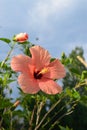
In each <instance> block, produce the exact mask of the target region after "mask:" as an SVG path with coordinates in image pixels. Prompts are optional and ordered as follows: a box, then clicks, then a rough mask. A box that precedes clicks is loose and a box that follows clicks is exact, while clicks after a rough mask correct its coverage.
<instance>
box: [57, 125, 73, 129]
mask: <svg viewBox="0 0 87 130" xmlns="http://www.w3.org/2000/svg"><path fill="white" fill-rule="evenodd" d="M59 128H60V130H73V129H70V128H69V127H68V126H66V127H63V126H59Z"/></svg>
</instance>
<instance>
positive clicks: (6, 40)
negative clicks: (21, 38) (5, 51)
mask: <svg viewBox="0 0 87 130" xmlns="http://www.w3.org/2000/svg"><path fill="white" fill-rule="evenodd" d="M0 40H1V41H3V42H6V43H10V42H11V40H10V39H8V38H0Z"/></svg>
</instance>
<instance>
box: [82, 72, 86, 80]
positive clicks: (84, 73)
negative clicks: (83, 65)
mask: <svg viewBox="0 0 87 130" xmlns="http://www.w3.org/2000/svg"><path fill="white" fill-rule="evenodd" d="M81 79H82V80H83V79H87V71H83V72H82V75H81Z"/></svg>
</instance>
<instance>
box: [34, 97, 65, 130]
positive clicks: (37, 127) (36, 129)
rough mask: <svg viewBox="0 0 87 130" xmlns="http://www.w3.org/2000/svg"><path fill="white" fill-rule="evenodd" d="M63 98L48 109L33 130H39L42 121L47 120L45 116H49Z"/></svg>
mask: <svg viewBox="0 0 87 130" xmlns="http://www.w3.org/2000/svg"><path fill="white" fill-rule="evenodd" d="M63 98H64V97H62V98H61V99H59V100H58V101H57V102H56V103H55V104H54V105H53V106H52V107H51V108H50V109H49V111H48V112H47V113H46V114H45V115H44V117H43V118H42V120H41V121H40V122H39V124H38V125H37V126H36V128H35V130H38V129H39V128H40V126H41V125H42V123H43V122H44V120H45V119H46V118H47V116H48V115H49V113H50V112H51V111H52V110H53V109H54V108H55V107H56V106H57V105H58V104H59V103H60V102H61V100H62V99H63Z"/></svg>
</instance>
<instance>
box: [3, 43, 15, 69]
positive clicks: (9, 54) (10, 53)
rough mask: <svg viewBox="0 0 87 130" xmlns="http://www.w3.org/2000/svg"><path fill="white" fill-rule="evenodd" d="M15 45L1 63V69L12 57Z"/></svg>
mask: <svg viewBox="0 0 87 130" xmlns="http://www.w3.org/2000/svg"><path fill="white" fill-rule="evenodd" d="M14 46H15V43H13V46H12V47H11V50H10V51H9V52H8V54H7V56H6V58H5V59H4V61H3V62H2V63H1V68H2V67H3V65H4V64H5V62H6V61H7V60H8V58H9V56H10V55H11V53H12V51H13V49H14Z"/></svg>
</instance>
